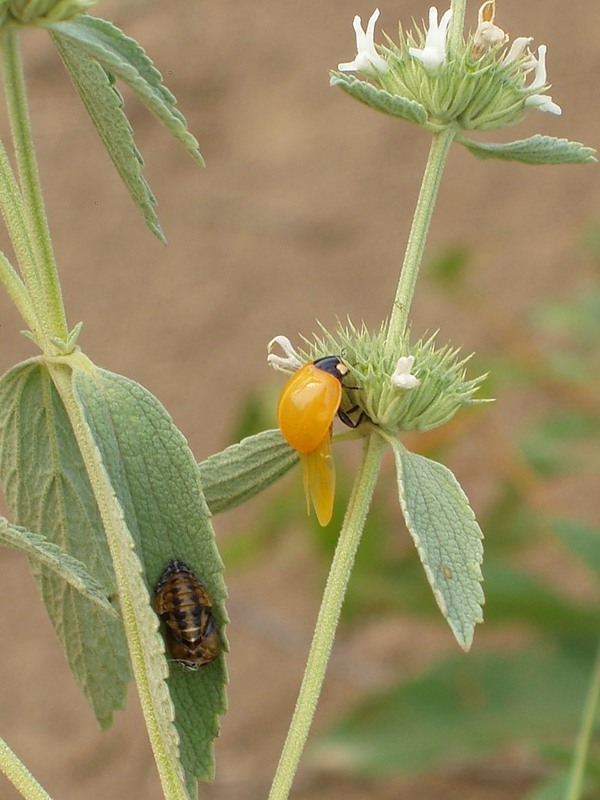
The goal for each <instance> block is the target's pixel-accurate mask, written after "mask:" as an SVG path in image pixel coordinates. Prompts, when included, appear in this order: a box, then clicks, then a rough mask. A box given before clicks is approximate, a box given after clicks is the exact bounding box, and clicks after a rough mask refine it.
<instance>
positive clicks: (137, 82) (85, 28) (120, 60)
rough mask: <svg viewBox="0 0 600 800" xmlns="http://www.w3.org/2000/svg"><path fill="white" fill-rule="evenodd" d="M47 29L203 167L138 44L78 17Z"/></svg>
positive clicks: (100, 23) (88, 18) (171, 99)
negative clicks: (129, 95)
mask: <svg viewBox="0 0 600 800" xmlns="http://www.w3.org/2000/svg"><path fill="white" fill-rule="evenodd" d="M50 29H51V30H52V31H53V32H54V33H55V35H58V36H59V37H60V38H61V39H62V40H63V41H64V40H69V41H70V42H71V44H72V45H73V47H75V48H77V49H78V50H79V51H80V52H81V54H82V55H83V54H84V53H85V54H87V56H88V58H89V59H93V60H95V61H97V62H98V64H101V65H102V66H103V67H104V69H105V70H106V71H107V72H108V73H110V74H111V75H114V76H115V77H116V78H119V79H120V80H122V81H123V83H125V84H127V86H129V87H130V88H131V89H132V91H133V92H135V94H136V95H137V96H138V97H139V99H140V100H141V101H142V103H144V105H145V106H147V108H148V109H149V110H150V111H151V112H152V113H153V114H154V115H155V116H156V117H157V119H159V120H160V121H161V122H162V123H163V124H164V125H165V126H166V127H167V128H168V129H169V131H170V132H171V133H172V134H173V136H174V137H175V138H176V139H177V141H179V143H180V144H182V145H183V147H184V148H185V149H186V151H187V152H188V153H189V154H190V155H191V156H192V157H193V158H194V159H195V160H196V161H197V162H198V163H199V164H204V161H203V159H202V156H201V155H200V151H199V150H198V142H197V141H196V139H195V138H194V137H193V136H192V134H191V133H190V132H189V131H188V129H187V126H186V122H185V117H184V116H183V114H182V113H181V112H180V111H179V110H178V109H177V108H176V105H175V103H176V100H175V97H174V96H173V95H172V94H171V92H170V91H169V90H168V89H167V87H166V86H165V85H164V84H163V82H162V75H161V74H160V72H159V71H158V70H157V69H156V67H155V66H154V64H153V63H152V61H151V60H150V58H148V56H147V55H146V53H145V52H144V50H143V49H142V48H141V47H140V45H139V44H138V43H137V42H136V41H135V40H134V39H131V38H130V37H129V36H126V35H125V34H124V33H123V31H121V30H119V28H117V27H115V25H113V24H112V23H111V22H108V21H107V20H104V19H100V18H99V17H92V16H89V15H87V14H82V15H81V16H79V17H77V18H76V19H74V20H72V21H71V22H62V23H57V24H56V25H52V26H50Z"/></svg>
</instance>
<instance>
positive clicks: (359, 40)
mask: <svg viewBox="0 0 600 800" xmlns="http://www.w3.org/2000/svg"><path fill="white" fill-rule="evenodd" d="M378 17H379V10H378V9H377V10H375V12H374V13H373V14H372V15H371V18H370V19H369V22H368V24H367V27H366V30H363V28H362V24H361V20H360V17H355V19H354V29H355V32H356V47H357V54H356V57H355V58H354V60H353V61H351V62H347V63H342V64H339V65H338V70H339V72H341V73H347V72H358V73H360V74H361V75H364V76H366V77H368V78H370V79H371V81H372V84H371V88H376V89H378V90H380V91H381V93H382V95H383V94H385V96H386V98H387V101H389V98H390V97H391V98H401V99H402V100H403V101H405V102H407V103H409V104H413V106H414V105H415V104H418V106H420V107H422V109H423V110H424V119H425V122H424V124H425V125H426V127H429V128H430V129H431V130H440V129H441V128H443V127H445V126H447V125H451V124H454V125H458V127H460V128H462V129H466V130H475V129H478V130H488V129H491V128H502V127H506V126H508V125H513V124H515V123H516V122H517V121H519V119H520V118H521V117H522V115H523V113H524V112H525V110H526V109H527V108H537V109H538V110H540V111H546V112H548V113H550V114H560V113H561V109H560V107H559V106H558V105H557V104H556V103H555V102H553V100H552V98H551V97H550V95H548V94H547V93H546V90H547V89H548V88H549V84H548V82H547V76H546V52H547V48H546V47H545V46H544V45H540V47H539V48H538V50H537V55H535V54H534V53H533V52H532V51H531V49H530V45H531V43H532V41H533V38H532V37H529V36H521V37H518V38H516V39H515V40H514V41H513V42H512V44H509V38H508V36H507V35H506V34H505V33H504V31H503V30H502V29H501V28H499V27H498V26H497V25H496V24H495V22H494V17H495V0H486V2H484V3H483V5H482V6H481V8H480V9H479V14H478V25H477V29H476V31H475V33H473V34H471V35H470V36H469V37H468V38H467V39H466V40H463V41H461V43H460V45H459V47H458V48H457V49H456V52H452V53H449V52H448V31H449V26H450V24H451V20H452V11H451V10H448V11H446V12H445V13H444V14H442V16H441V18H440V17H439V15H438V10H437V9H436V8H431V9H430V11H429V25H428V27H427V28H425V29H424V30H417V31H416V32H414V33H413V32H407V33H404V32H401V34H400V41H399V42H398V43H397V44H395V43H394V42H392V41H391V40H389V39H388V43H387V46H385V47H378V46H377V45H376V44H375V39H374V36H375V23H376V21H377V19H378ZM532 73H533V75H532ZM338 74H339V73H338ZM531 75H532V77H531V81H530V82H529V79H530V76H531ZM334 77H335V75H334ZM342 80H343V79H342ZM345 80H346V84H345V85H344V83H343V82H341V80H340V82H339V83H338V85H340V86H341V88H345V89H346V90H347V91H350V89H349V88H348V87H349V86H352V85H354V84H351V83H350V84H349V83H348V80H350V81H352V80H353V79H345ZM356 83H359V82H356ZM350 93H352V92H351V91H350ZM362 94H363V96H361V91H360V87H358V88H357V89H356V96H357V97H359V99H362V100H363V101H365V99H364V90H363V93H362ZM370 104H371V105H373V104H374V103H370ZM379 107H380V108H381V109H382V110H385V109H384V98H383V97H382V98H381V104H380V106H379ZM388 107H389V102H388ZM413 113H414V112H413ZM398 115H400V116H401V115H402V114H398ZM413 121H415V120H414V118H413Z"/></svg>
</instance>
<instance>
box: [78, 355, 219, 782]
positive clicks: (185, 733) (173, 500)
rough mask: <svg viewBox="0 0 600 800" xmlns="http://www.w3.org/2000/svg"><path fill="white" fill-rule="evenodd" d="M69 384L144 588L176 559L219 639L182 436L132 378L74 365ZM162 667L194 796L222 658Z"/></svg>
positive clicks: (215, 563)
mask: <svg viewBox="0 0 600 800" xmlns="http://www.w3.org/2000/svg"><path fill="white" fill-rule="evenodd" d="M74 385H75V390H76V392H77V394H78V397H79V399H80V402H81V404H82V406H83V408H84V409H85V414H86V419H87V421H88V424H89V426H90V429H91V431H92V433H93V435H94V439H95V441H96V443H97V445H98V447H99V449H100V453H101V455H102V459H103V462H104V464H105V466H106V469H107V471H108V474H109V475H110V479H111V482H112V485H113V487H114V489H115V492H116V495H117V498H118V499H119V502H120V504H121V506H122V508H123V511H124V514H125V520H126V522H127V526H128V528H129V530H130V531H131V532H132V533H133V536H134V538H135V540H136V546H137V549H138V552H139V553H140V556H141V559H142V561H143V563H144V566H145V570H146V578H147V585H148V589H149V591H150V592H151V593H153V590H154V587H155V586H156V584H157V582H158V580H159V578H160V576H161V574H162V572H163V570H164V568H165V566H166V565H167V564H168V563H169V562H170V561H172V560H173V559H179V560H181V561H184V562H185V563H186V564H188V566H189V567H190V568H191V569H192V570H193V571H194V572H195V573H196V575H197V576H198V578H199V580H200V581H201V583H202V584H203V585H204V587H205V588H206V590H207V591H208V593H209V595H210V597H211V598H212V601H213V613H214V617H215V620H216V622H217V627H218V630H219V633H220V636H221V639H222V641H223V643H224V645H225V646H226V639H225V634H224V627H225V625H226V623H227V615H226V611H225V608H224V599H225V596H226V592H225V586H224V583H223V577H222V569H223V565H222V562H221V559H220V557H219V554H218V551H217V549H216V545H215V542H214V535H213V530H212V525H211V522H210V512H209V510H208V508H207V506H206V503H205V501H204V498H203V495H202V490H201V486H200V476H199V470H198V466H197V464H196V462H195V459H194V457H193V454H192V453H191V451H190V450H189V447H188V446H187V443H186V441H185V439H184V438H183V436H182V434H181V433H180V432H179V431H178V430H177V428H176V427H175V426H174V425H173V422H172V420H171V418H170V417H169V415H168V414H167V412H166V411H165V409H164V408H163V407H162V406H161V404H160V403H159V402H158V400H157V399H156V398H155V397H153V396H152V395H151V394H150V393H149V392H148V391H147V390H146V389H144V388H143V387H142V386H140V385H139V384H137V383H135V382H134V381H131V380H129V379H127V378H124V377H122V376H119V375H114V374H113V373H110V372H106V371H105V370H95V371H94V373H93V374H89V373H87V372H85V371H78V372H77V374H76V375H75V379H74ZM169 672H170V674H169V679H168V684H169V689H170V693H171V697H172V699H173V704H174V706H175V725H176V728H177V730H178V731H179V736H180V750H181V760H182V763H183V766H184V770H185V772H186V777H187V784H188V790H189V791H190V794H191V795H192V796H195V795H194V791H195V788H194V787H195V779H196V777H200V778H202V779H210V778H212V776H213V774H214V753H213V740H214V738H215V736H216V735H217V733H218V728H219V726H218V715H219V714H222V713H223V712H224V711H225V710H226V699H225V692H224V689H225V684H226V681H227V675H226V670H225V664H224V660H223V656H222V655H221V656H220V657H219V658H217V659H216V660H215V661H214V662H212V663H211V664H208V665H206V666H203V667H201V668H200V669H199V670H198V671H196V672H192V671H189V670H186V669H184V668H183V667H181V666H180V665H179V664H176V663H173V662H172V663H171V665H170V670H169Z"/></svg>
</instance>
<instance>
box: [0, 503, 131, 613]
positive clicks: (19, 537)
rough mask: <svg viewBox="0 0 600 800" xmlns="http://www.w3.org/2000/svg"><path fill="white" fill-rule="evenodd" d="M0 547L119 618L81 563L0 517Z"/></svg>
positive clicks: (39, 537)
mask: <svg viewBox="0 0 600 800" xmlns="http://www.w3.org/2000/svg"><path fill="white" fill-rule="evenodd" d="M0 545H4V546H5V547H11V548H12V549H13V550H20V551H21V552H22V553H25V554H26V555H27V556H29V558H30V559H31V561H33V562H35V563H37V564H39V565H41V566H44V567H47V568H48V569H49V570H52V571H53V572H54V573H56V575H57V576H58V577H59V578H62V579H63V580H64V581H66V582H67V583H68V584H69V585H70V586H72V587H73V588H74V589H76V590H77V591H78V592H79V593H80V594H81V595H83V596H84V597H87V599H88V600H91V601H92V603H96V605H97V606H99V607H100V608H101V609H102V610H103V611H104V612H105V613H107V614H109V615H110V616H111V617H114V618H115V619H118V618H119V615H118V614H117V612H116V611H115V609H114V608H113V606H111V604H110V603H109V601H108V599H107V593H106V590H105V589H103V588H102V586H100V584H99V583H98V581H97V580H96V579H95V578H93V577H92V576H91V575H90V574H89V572H88V571H87V569H86V567H85V564H83V563H82V562H81V561H79V560H78V559H77V558H73V556H70V555H69V554H68V553H65V551H64V550H61V548H60V547H58V546H57V545H55V544H53V543H52V542H50V541H49V540H48V539H47V538H46V537H45V536H42V535H41V534H40V533H32V532H31V531H27V530H25V528H21V527H19V526H18V525H11V524H10V522H9V521H8V520H6V519H4V518H3V517H0Z"/></svg>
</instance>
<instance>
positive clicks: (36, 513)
mask: <svg viewBox="0 0 600 800" xmlns="http://www.w3.org/2000/svg"><path fill="white" fill-rule="evenodd" d="M0 479H1V480H2V484H3V487H4V491H5V495H6V501H7V504H8V506H9V508H10V509H11V513H12V516H13V517H14V519H15V521H16V522H17V524H19V525H23V526H24V527H26V528H28V529H29V530H39V531H44V532H45V534H46V535H47V536H48V538H49V539H51V541H53V542H54V544H55V545H57V546H58V547H60V548H61V550H64V551H66V552H68V553H69V554H70V555H71V556H73V557H74V558H77V559H78V560H79V561H82V562H83V563H84V564H85V565H86V567H87V569H88V570H89V572H90V573H91V575H93V577H94V578H95V579H96V580H97V581H98V583H99V584H100V585H101V586H104V587H106V590H107V591H108V593H109V596H114V595H115V594H116V587H115V578H114V572H113V567H112V561H111V558H110V554H109V552H108V546H107V543H106V538H105V536H104V528H103V525H102V520H101V518H100V514H99V512H98V507H97V505H96V501H95V498H94V493H93V490H92V487H91V485H90V482H89V480H88V478H87V474H86V470H85V466H84V463H83V460H82V457H81V454H80V452H79V449H78V447H77V443H76V441H75V438H74V436H73V432H72V428H71V426H70V423H69V419H68V416H67V413H66V411H65V408H64V405H63V403H62V400H61V398H60V397H59V395H58V393H57V391H56V389H55V388H54V385H53V383H52V380H51V378H50V375H49V373H48V370H47V369H46V367H45V366H44V365H43V364H42V363H41V362H40V361H38V360H37V359H32V360H31V361H27V362H25V363H23V364H20V365H18V366H16V367H14V368H13V369H12V370H10V372H8V373H6V374H5V375H4V376H3V377H2V378H1V379H0ZM34 575H35V577H36V579H37V581H38V584H39V587H40V591H41V594H42V599H43V601H44V603H45V605H46V609H47V611H48V616H49V617H50V620H51V622H52V624H53V625H54V628H55V630H56V632H57V634H58V636H59V638H60V640H61V642H62V645H63V647H64V649H65V653H66V656H67V660H68V662H69V666H70V667H71V670H72V672H73V674H74V676H75V679H76V681H77V682H78V683H79V685H80V686H81V689H82V691H83V692H84V694H85V696H86V697H87V698H88V700H89V702H90V704H91V706H92V708H93V710H94V714H95V715H96V717H97V719H98V721H99V722H100V724H101V725H102V726H103V727H108V725H110V722H111V719H112V713H113V711H114V710H115V709H119V708H123V707H124V705H125V696H126V690H127V683H128V681H129V678H130V670H129V654H128V651H127V645H126V642H125V636H124V632H123V627H122V624H121V621H120V620H115V619H111V618H110V617H109V616H108V615H107V614H106V613H105V612H104V611H103V610H100V609H99V608H98V606H97V605H96V604H95V603H91V602H90V601H89V600H87V599H86V598H85V597H82V596H81V594H80V593H79V592H78V591H76V590H75V589H74V588H73V587H72V586H70V585H68V584H67V583H66V582H65V580H64V579H63V578H60V577H58V576H57V575H56V572H55V571H54V570H50V569H48V568H47V567H45V566H42V565H40V566H38V565H34Z"/></svg>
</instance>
